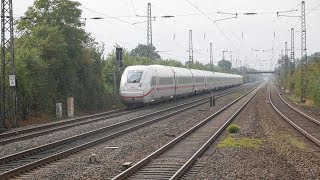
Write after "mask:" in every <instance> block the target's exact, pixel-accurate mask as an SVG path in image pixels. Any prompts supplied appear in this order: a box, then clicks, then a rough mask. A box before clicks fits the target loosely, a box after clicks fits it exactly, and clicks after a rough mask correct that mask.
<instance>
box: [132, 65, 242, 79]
mask: <svg viewBox="0 0 320 180" xmlns="http://www.w3.org/2000/svg"><path fill="white" fill-rule="evenodd" d="M127 68H130V69H148V68H161V69H167V68H174V69H180V70H183V69H184V70H189V69H187V68H182V67H174V66H164V65H158V64H154V65H133V66H128V67H127ZM190 70H191V71H192V72H195V73H197V74H200V73H205V74H209V73H210V74H211V73H213V74H214V75H215V76H217V77H239V78H240V77H242V76H241V75H238V74H228V73H221V72H211V71H204V70H198V69H190Z"/></svg>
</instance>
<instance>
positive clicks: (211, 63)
mask: <svg viewBox="0 0 320 180" xmlns="http://www.w3.org/2000/svg"><path fill="white" fill-rule="evenodd" d="M210 71H213V56H212V43H210Z"/></svg>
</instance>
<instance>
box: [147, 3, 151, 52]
mask: <svg viewBox="0 0 320 180" xmlns="http://www.w3.org/2000/svg"><path fill="white" fill-rule="evenodd" d="M147 12H148V13H147V45H148V46H149V47H151V46H152V19H151V18H152V17H151V3H148V9H147Z"/></svg>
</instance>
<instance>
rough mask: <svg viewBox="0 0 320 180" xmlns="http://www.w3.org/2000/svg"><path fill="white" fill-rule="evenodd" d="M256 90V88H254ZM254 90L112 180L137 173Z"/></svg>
mask: <svg viewBox="0 0 320 180" xmlns="http://www.w3.org/2000/svg"><path fill="white" fill-rule="evenodd" d="M255 88H256V87H255ZM255 88H254V89H255ZM254 89H252V90H251V91H249V92H247V93H246V94H245V95H243V96H241V97H240V98H238V99H236V100H234V101H233V102H231V103H229V104H228V105H226V106H225V107H223V108H222V109H220V110H218V111H217V112H216V113H214V114H213V115H211V116H209V117H207V118H206V119H205V120H203V121H201V122H200V123H198V124H197V125H195V126H194V127H192V128H191V129H189V130H188V131H186V132H184V133H183V134H181V135H180V136H178V137H177V138H175V139H173V140H172V141H170V142H169V143H167V144H166V145H164V146H162V147H161V148H159V149H158V150H157V151H155V152H153V153H152V154H150V155H148V156H147V157H145V158H144V159H142V160H141V161H139V162H137V163H136V164H135V165H133V166H131V167H130V168H128V169H127V170H125V171H123V172H122V173H120V174H118V175H117V176H115V177H114V178H113V180H118V179H126V178H128V177H129V176H130V175H132V174H133V173H134V172H136V171H138V170H139V169H140V168H142V167H143V166H145V165H146V164H148V163H149V162H150V161H151V160H152V159H154V158H156V157H158V156H160V155H161V154H163V153H164V152H165V151H167V150H169V149H171V148H172V147H173V146H174V145H176V144H177V143H179V142H180V141H181V140H183V139H185V138H186V137H187V136H189V135H190V134H192V133H193V132H194V131H196V130H197V129H199V128H200V127H202V126H203V125H205V124H206V123H207V122H209V121H210V120H211V119H213V118H214V117H216V116H218V115H219V114H221V113H222V112H223V111H225V110H226V109H228V108H229V107H230V106H232V105H233V104H235V103H236V102H238V101H239V100H240V99H242V98H243V97H245V96H246V95H247V94H249V93H250V92H252V91H253V90H254Z"/></svg>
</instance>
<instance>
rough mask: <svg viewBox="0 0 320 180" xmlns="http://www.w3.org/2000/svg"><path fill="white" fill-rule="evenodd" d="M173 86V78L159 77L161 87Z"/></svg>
mask: <svg viewBox="0 0 320 180" xmlns="http://www.w3.org/2000/svg"><path fill="white" fill-rule="evenodd" d="M169 84H173V78H172V77H159V85H169Z"/></svg>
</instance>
